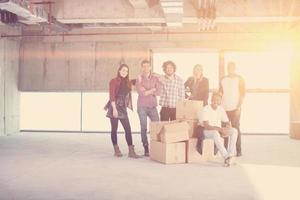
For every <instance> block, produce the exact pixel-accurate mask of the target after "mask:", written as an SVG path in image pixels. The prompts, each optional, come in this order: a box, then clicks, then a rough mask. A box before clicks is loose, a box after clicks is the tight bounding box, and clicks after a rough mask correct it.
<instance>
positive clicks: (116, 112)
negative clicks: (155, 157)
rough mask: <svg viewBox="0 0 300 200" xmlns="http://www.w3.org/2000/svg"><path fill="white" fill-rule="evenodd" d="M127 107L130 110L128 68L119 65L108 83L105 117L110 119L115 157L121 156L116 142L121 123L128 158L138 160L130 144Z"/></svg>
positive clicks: (124, 65)
mask: <svg viewBox="0 0 300 200" xmlns="http://www.w3.org/2000/svg"><path fill="white" fill-rule="evenodd" d="M127 107H128V108H130V109H131V110H132V98H131V82H130V80H129V67H128V66H127V65H126V64H121V65H120V67H119V69H118V74H117V77H116V78H113V79H112V80H111V81H110V82H109V102H108V103H107V105H106V106H105V108H106V109H107V114H106V116H107V117H108V118H110V124H111V140H112V143H113V146H114V151H115V153H114V155H115V156H116V157H121V156H123V155H122V153H121V151H120V149H119V146H118V141H117V130H118V123H119V121H120V122H121V124H122V126H123V128H124V130H125V138H126V142H127V144H128V148H129V153H128V157H130V158H139V156H138V155H137V154H136V153H135V151H134V146H133V144H132V135H131V127H130V123H129V119H128V115H127Z"/></svg>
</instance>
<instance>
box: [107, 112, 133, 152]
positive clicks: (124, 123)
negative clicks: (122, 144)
mask: <svg viewBox="0 0 300 200" xmlns="http://www.w3.org/2000/svg"><path fill="white" fill-rule="evenodd" d="M119 120H120V122H121V124H122V126H123V128H124V130H125V138H126V142H127V144H128V146H131V145H132V135H131V127H130V123H129V120H128V116H127V117H126V118H124V119H118V118H110V124H111V141H112V143H113V145H117V144H118V137H117V130H118V124H119Z"/></svg>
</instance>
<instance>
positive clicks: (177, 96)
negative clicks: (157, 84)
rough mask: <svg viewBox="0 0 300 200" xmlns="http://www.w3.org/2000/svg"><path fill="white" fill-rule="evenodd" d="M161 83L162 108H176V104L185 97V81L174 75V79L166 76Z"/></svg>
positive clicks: (160, 101)
mask: <svg viewBox="0 0 300 200" xmlns="http://www.w3.org/2000/svg"><path fill="white" fill-rule="evenodd" d="M161 82H162V86H161V93H160V100H159V105H161V106H162V107H168V108H176V102H177V101H178V100H182V99H184V96H185V90H184V82H183V80H182V79H181V78H180V77H179V76H176V75H174V77H173V78H168V77H166V76H164V77H163V78H162V80H161Z"/></svg>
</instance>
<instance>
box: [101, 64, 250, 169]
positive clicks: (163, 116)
mask: <svg viewBox="0 0 300 200" xmlns="http://www.w3.org/2000/svg"><path fill="white" fill-rule="evenodd" d="M162 68H163V72H164V75H158V74H155V73H153V71H152V67H151V63H150V62H149V61H148V60H144V61H142V62H141V74H140V75H139V76H138V77H137V79H136V80H135V87H136V91H137V93H138V100H137V113H138V116H139V119H140V127H141V140H142V143H143V147H144V156H149V143H148V138H147V119H148V118H149V119H150V120H151V121H153V122H154V121H159V120H160V121H172V120H175V119H176V103H177V101H179V100H183V99H189V100H198V101H203V104H204V106H205V107H204V108H203V110H202V111H201V115H199V116H201V117H199V122H200V123H199V124H201V126H202V127H203V132H202V133H199V134H203V135H204V136H205V138H212V139H213V140H214V142H215V145H216V147H217V149H218V150H219V152H220V154H221V155H222V156H223V157H224V162H225V164H226V165H230V162H231V158H232V157H233V156H235V155H236V156H241V155H242V150H241V133H240V128H239V126H240V123H239V122H240V113H241V105H242V103H243V99H244V96H245V83H244V80H243V78H242V77H241V76H239V75H237V74H236V73H235V63H233V62H229V63H228V66H227V71H228V75H227V76H225V77H223V78H222V79H221V81H220V88H219V91H218V92H214V93H213V95H212V98H211V103H210V104H208V97H209V80H208V79H207V78H205V77H204V76H203V67H202V66H201V65H199V64H198V65H196V66H194V69H193V76H192V77H190V78H188V80H186V81H185V82H184V81H183V79H182V78H180V77H179V76H178V75H176V65H175V63H174V62H172V61H166V62H164V63H163V65H162ZM132 85H133V81H131V80H130V79H129V67H128V65H126V64H121V65H120V67H119V69H118V72H117V76H116V77H115V78H113V79H112V80H111V81H110V83H109V101H108V103H107V104H106V106H105V108H106V110H107V114H106V116H107V117H108V118H110V123H111V140H112V143H113V147H114V155H115V156H117V157H121V156H123V154H122V153H121V151H120V149H119V146H118V141H117V129H118V122H119V121H120V122H121V124H122V126H123V128H124V130H125V138H126V142H127V144H128V148H129V153H128V157H131V158H139V157H141V156H139V155H137V154H136V152H135V150H134V145H133V142H132V135H131V127H130V122H129V119H128V114H127V108H129V109H132V98H131V91H132ZM158 96H159V97H160V98H159V105H160V106H161V110H160V113H158V110H157V106H158V100H157V97H158ZM221 138H224V143H222V139H221ZM228 138H229V139H228ZM228 140H229V141H228Z"/></svg>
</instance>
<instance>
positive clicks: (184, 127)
mask: <svg viewBox="0 0 300 200" xmlns="http://www.w3.org/2000/svg"><path fill="white" fill-rule="evenodd" d="M189 129H190V126H189V124H188V123H187V122H177V123H172V124H165V125H164V127H163V129H162V131H161V133H160V139H161V141H162V142H163V143H175V142H181V141H186V140H188V139H189Z"/></svg>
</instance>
